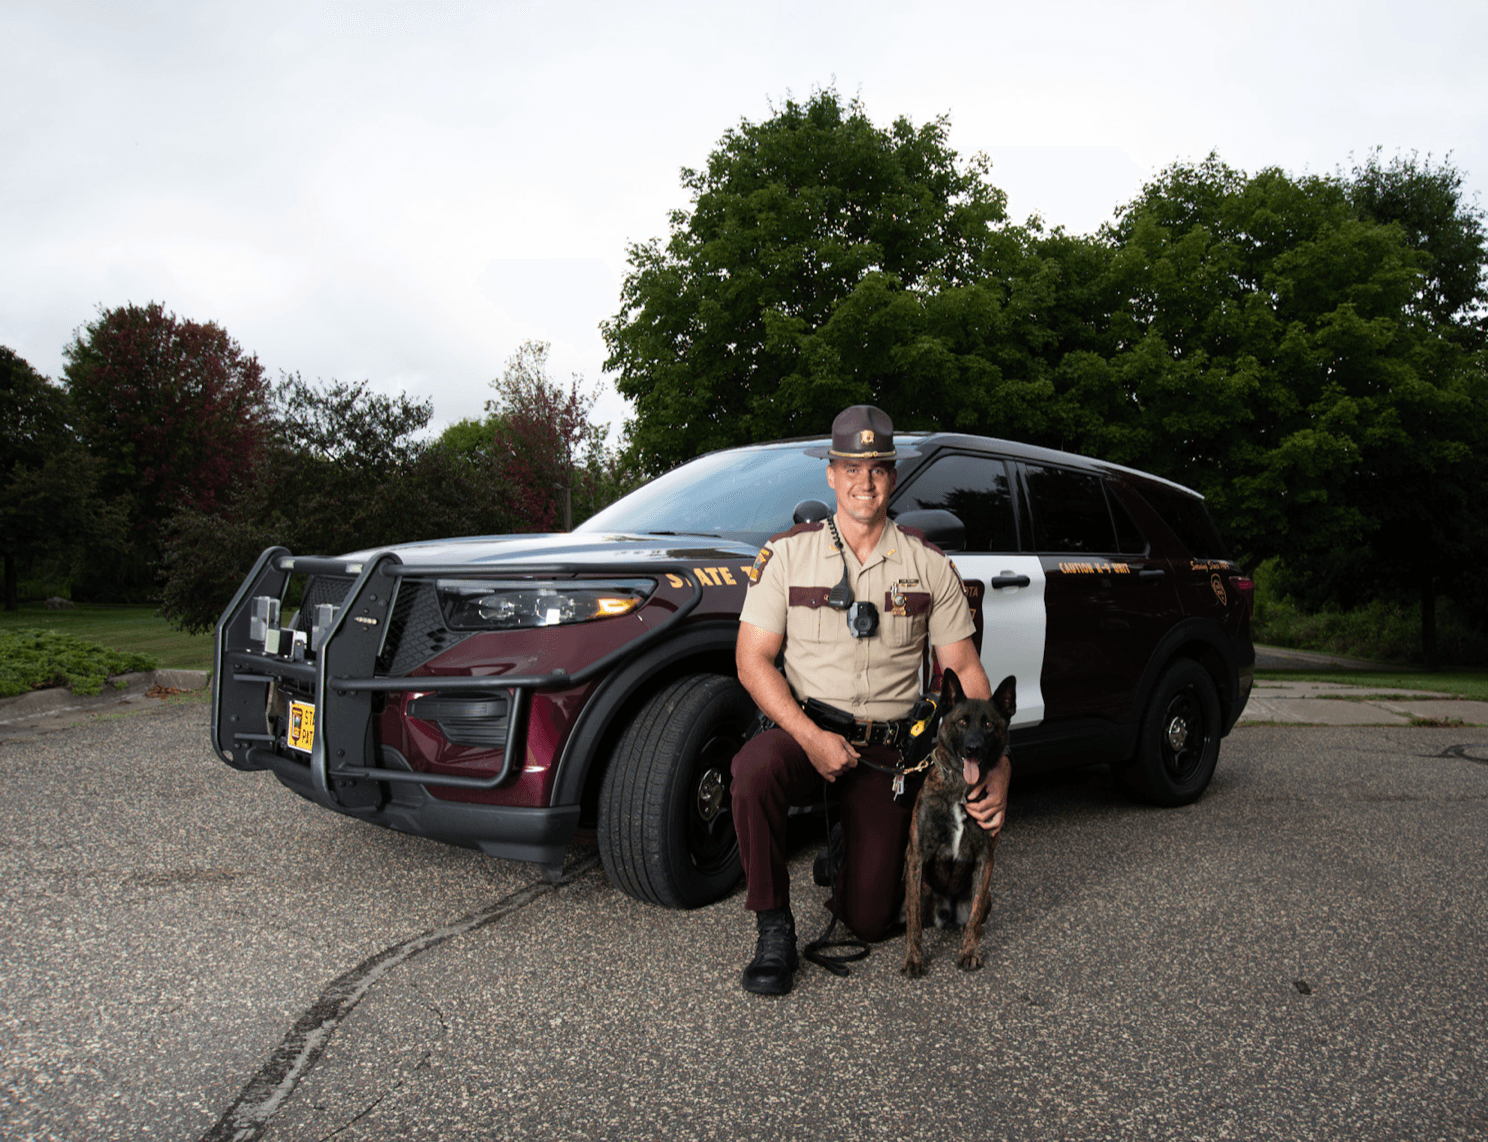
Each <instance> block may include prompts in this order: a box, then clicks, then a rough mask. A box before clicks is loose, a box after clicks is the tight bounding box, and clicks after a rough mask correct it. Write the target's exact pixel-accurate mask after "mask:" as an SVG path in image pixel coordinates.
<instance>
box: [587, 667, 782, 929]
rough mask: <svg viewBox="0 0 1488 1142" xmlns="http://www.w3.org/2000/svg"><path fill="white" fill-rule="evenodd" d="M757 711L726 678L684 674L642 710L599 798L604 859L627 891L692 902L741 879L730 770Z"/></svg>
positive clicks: (649, 899)
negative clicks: (730, 791)
mask: <svg viewBox="0 0 1488 1142" xmlns="http://www.w3.org/2000/svg"><path fill="white" fill-rule="evenodd" d="M754 717H755V708H754V703H753V701H751V700H750V697H749V694H748V693H747V692H746V691H745V689H744V687H743V686H741V685H739V683H738V682H736V681H735V680H734V679H732V678H729V677H726V676H724V675H721V674H693V675H688V676H687V677H685V678H681V679H679V680H678V681H676V682H673V683H672V684H671V685H669V686H667V687H666V688H665V689H664V690H662V691H661V692H660V693H658V694H656V695H654V696H653V697H652V698H651V699H650V700H648V701H647V702H646V704H645V705H644V706H642V707H641V710H640V712H639V713H638V714H637V715H636V717H635V720H634V721H633V722H632V723H631V724H630V726H629V727H627V729H626V730H625V733H624V734H623V735H622V736H621V738H620V744H619V745H618V746H617V747H616V749H615V754H614V757H613V758H611V760H610V766H609V769H608V770H607V771H606V773H605V777H604V784H603V785H602V786H601V788H600V794H599V828H598V833H599V856H600V860H601V861H603V863H604V869H605V873H606V874H607V875H608V876H609V878H610V881H611V882H612V883H613V884H614V885H615V886H616V887H617V888H619V889H620V890H621V891H622V892H625V893H627V894H628V895H630V896H633V897H635V898H636V899H637V900H643V901H645V902H646V903H648V904H660V905H662V906H664V907H667V908H696V907H698V906H700V905H703V904H709V903H712V902H713V901H714V900H717V899H718V898H719V897H720V896H722V895H724V893H726V892H728V891H729V889H731V888H733V887H734V885H735V884H737V883H738V882H739V878H740V876H741V875H742V871H743V870H742V868H741V866H740V864H739V842H738V839H737V838H736V837H735V835H734V819H733V812H732V806H731V803H730V799H729V781H730V769H731V765H732V762H733V759H734V754H736V753H738V752H739V748H740V746H742V745H743V744H744V736H745V733H746V732H747V730H748V728H749V725H750V723H751V722H752V721H753V719H754Z"/></svg>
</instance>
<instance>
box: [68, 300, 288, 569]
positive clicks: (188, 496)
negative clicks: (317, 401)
mask: <svg viewBox="0 0 1488 1142" xmlns="http://www.w3.org/2000/svg"><path fill="white" fill-rule="evenodd" d="M64 356H65V357H66V362H67V363H66V366H65V368H64V370H63V371H64V373H65V375H66V378H67V385H68V390H69V392H70V394H71V396H72V400H73V404H74V407H75V408H76V410H77V415H78V428H79V433H80V435H81V437H82V440H83V443H84V445H85V446H86V447H87V449H88V451H89V452H90V453H91V454H92V455H93V456H94V457H96V458H97V459H98V460H99V461H101V463H102V465H103V470H102V476H101V482H102V489H101V490H102V491H103V492H104V494H105V495H106V496H117V495H128V496H129V497H130V500H131V505H132V507H131V512H130V523H131V532H132V548H131V552H130V556H129V558H128V559H127V560H126V561H125V562H124V564H123V565H120V564H118V563H117V562H113V563H111V565H110V566H109V567H107V568H96V569H95V574H94V575H93V576H91V578H92V579H93V580H94V582H92V583H90V584H89V585H88V586H87V587H86V588H85V593H86V594H88V595H91V596H94V597H103V596H105V595H108V594H113V595H115V596H116V597H117V598H131V597H139V596H140V595H141V594H148V593H149V590H150V584H151V582H152V579H153V575H154V569H155V566H156V564H157V563H158V559H159V533H160V525H161V523H162V522H163V521H164V520H165V519H166V518H167V517H168V516H169V515H171V513H172V512H174V511H176V510H177V509H178V508H180V507H183V506H188V507H193V508H197V509H200V510H202V511H206V512H210V511H212V510H213V509H214V508H215V507H216V506H217V505H218V504H219V503H220V502H221V501H223V500H224V498H225V497H226V496H227V495H228V492H229V489H230V488H231V485H232V481H233V478H234V475H235V474H241V473H243V472H245V471H247V470H248V468H249V467H250V465H251V463H252V461H253V459H254V458H255V456H257V455H258V453H259V452H260V451H261V449H262V448H263V445H264V442H265V440H266V439H267V436H268V432H269V428H270V408H269V385H268V382H267V381H266V380H265V379H264V375H263V368H262V366H260V365H259V363H258V359H257V358H256V357H254V356H252V355H251V354H248V353H245V352H244V351H243V349H242V348H241V347H240V346H239V345H238V343H237V342H236V341H234V340H233V339H232V338H231V337H229V336H228V335H227V332H226V331H225V330H224V329H223V328H222V327H221V326H219V325H216V324H214V323H212V322H207V323H205V324H203V323H200V322H196V321H187V320H184V319H182V318H178V317H177V316H176V315H175V314H173V313H168V312H167V311H166V310H165V308H164V306H162V305H161V304H160V303H158V302H151V303H150V304H149V305H145V306H139V305H132V304H131V305H122V306H119V307H117V308H115V309H108V310H102V311H101V312H100V313H99V316H98V319H97V320H96V321H93V322H92V323H90V324H89V325H88V326H86V327H85V328H84V329H81V330H79V331H77V332H76V333H75V334H74V337H73V340H72V343H71V344H69V345H68V346H67V348H66V349H65V350H64ZM75 589H76V584H75Z"/></svg>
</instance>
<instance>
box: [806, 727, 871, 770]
mask: <svg viewBox="0 0 1488 1142" xmlns="http://www.w3.org/2000/svg"><path fill="white" fill-rule="evenodd" d="M812 729H813V731H814V732H813V733H811V734H810V735H805V736H803V738H802V739H798V740H800V741H801V748H802V749H804V750H805V751H806V757H807V760H809V761H810V762H811V765H812V767H813V768H814V769H815V770H816V771H817V772H818V773H820V774H821V775H822V777H823V778H824V779H826V780H827V781H836V780H837V778H838V777H840V776H841V775H842V774H844V773H846V772H847V771H848V770H849V769H852V768H853V767H854V766H855V765H857V764H858V751H857V750H855V749H853V747H852V746H851V745H849V744H848V741H847V739H846V738H845V737H843V736H842V735H841V734H834V733H832V732H831V731H830V730H824V729H821V728H820V727H818V726H813V727H812Z"/></svg>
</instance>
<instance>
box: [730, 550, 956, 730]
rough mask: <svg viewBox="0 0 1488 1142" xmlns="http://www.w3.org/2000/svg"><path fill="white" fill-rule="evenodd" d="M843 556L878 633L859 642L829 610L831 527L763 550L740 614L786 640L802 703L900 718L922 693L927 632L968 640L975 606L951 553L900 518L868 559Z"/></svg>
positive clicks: (836, 556)
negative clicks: (873, 610) (872, 610)
mask: <svg viewBox="0 0 1488 1142" xmlns="http://www.w3.org/2000/svg"><path fill="white" fill-rule="evenodd" d="M843 550H844V551H845V552H846V554H847V578H848V582H849V583H850V584H851V585H852V591H853V598H854V599H856V600H859V601H862V602H872V603H873V604H874V605H875V606H877V607H878V611H879V627H878V633H876V634H874V635H872V636H871V637H869V638H853V637H852V635H851V634H850V633H849V632H848V628H847V616H846V614H844V613H843V612H841V611H834V610H832V608H830V607H828V606H827V592H828V591H830V590H831V589H832V588H833V587H834V586H836V584H837V582H838V581H839V580H840V579H841V578H842V555H841V554H840V553H839V552H838V550H837V548H836V546H835V545H834V544H833V542H832V533H831V531H830V529H828V527H827V526H826V524H825V523H816V524H801V525H799V526H797V527H793V528H792V529H791V530H790V531H787V532H785V533H783V534H781V535H777V536H775V537H774V538H773V539H771V540H770V541H769V542H768V543H766V544H765V546H764V547H763V548H761V549H760V553H759V557H758V558H757V559H756V560H755V563H754V567H753V569H752V570H751V571H750V576H749V577H750V585H749V590H748V592H747V594H746V595H745V598H744V609H743V611H742V612H741V613H740V615H739V618H740V619H741V620H743V621H744V622H746V623H750V624H752V625H754V626H757V627H759V628H760V629H761V630H767V631H770V632H772V633H774V634H782V635H784V636H785V680H786V681H787V682H788V683H789V684H790V688H791V692H792V693H793V694H795V696H796V698H797V699H798V700H805V699H806V698H816V699H817V700H819V701H822V702H826V703H828V704H829V705H833V706H836V707H837V708H838V709H840V710H849V711H851V712H852V713H853V714H855V715H856V716H858V717H860V718H873V719H889V718H902V717H903V716H904V715H905V714H907V713H909V710H910V707H911V706H913V705H914V703H915V701H916V700H917V699H918V698H919V696H920V687H921V678H920V667H921V664H922V662H923V660H924V650H925V637H926V635H927V634H928V635H929V638H930V645H931V646H946V645H948V644H950V643H953V642H959V641H960V640H961V639H963V638H970V637H971V636H972V632H973V630H974V626H973V623H972V617H971V608H970V606H969V605H968V603H967V601H966V595H965V592H964V591H963V589H962V587H961V580H960V578H959V577H958V576H957V574H956V569H955V568H954V567H952V566H951V561H950V560H949V559H948V558H946V556H945V554H944V553H943V552H941V551H939V550H937V549H935V548H933V547H931V546H929V545H928V544H926V543H925V541H924V540H922V539H919V538H918V537H916V536H913V535H910V534H909V533H907V532H904V531H900V530H899V528H897V527H895V526H894V521H893V520H889V521H887V522H886V523H885V525H884V532H883V535H882V536H881V537H880V538H879V541H878V546H877V547H876V548H875V549H874V551H873V554H872V555H871V556H870V557H869V559H868V562H867V563H865V564H860V563H859V562H858V557H857V556H856V555H854V554H853V551H852V548H850V547H848V546H847V545H846V544H845V543H844V544H843ZM896 597H897V599H899V600H902V602H896Z"/></svg>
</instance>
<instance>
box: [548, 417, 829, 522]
mask: <svg viewBox="0 0 1488 1142" xmlns="http://www.w3.org/2000/svg"><path fill="white" fill-rule="evenodd" d="M819 443H824V442H819ZM808 446H809V442H803V443H799V444H790V445H783V444H773V445H765V446H762V447H759V448H736V449H730V450H729V451H727V452H715V453H712V454H711V455H708V456H700V457H698V459H696V460H691V461H689V462H688V463H686V464H683V465H682V466H681V467H680V468H673V469H672V470H671V471H670V472H668V473H667V474H666V475H664V476H658V477H657V478H656V479H654V480H652V481H651V482H650V483H649V484H644V485H642V486H641V487H639V488H637V489H636V490H635V491H633V492H631V493H630V495H628V496H624V497H622V498H621V499H618V500H616V501H615V502H614V503H613V504H611V505H610V506H609V507H607V508H605V509H604V511H602V512H599V513H598V514H597V515H593V516H590V517H589V518H588V519H587V520H585V521H584V522H583V523H581V524H580V525H579V526H578V527H576V528H574V531H576V532H596V531H630V532H640V533H642V534H651V535H716V536H718V537H720V538H722V539H736V540H740V541H742V542H745V543H748V544H751V545H759V544H763V543H764V542H765V540H767V539H769V538H770V536H772V535H775V534H777V533H778V532H782V531H785V530H787V529H788V528H789V527H790V526H791V523H792V520H791V513H792V512H793V511H794V509H795V506H796V504H798V503H800V502H801V501H802V500H821V501H822V502H823V503H825V504H831V503H834V502H835V498H834V497H833V495H832V490H831V489H830V488H828V487H827V462H826V461H825V460H818V459H816V458H815V457H812V456H807V455H806V453H805V449H806V448H807V447H808Z"/></svg>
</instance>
